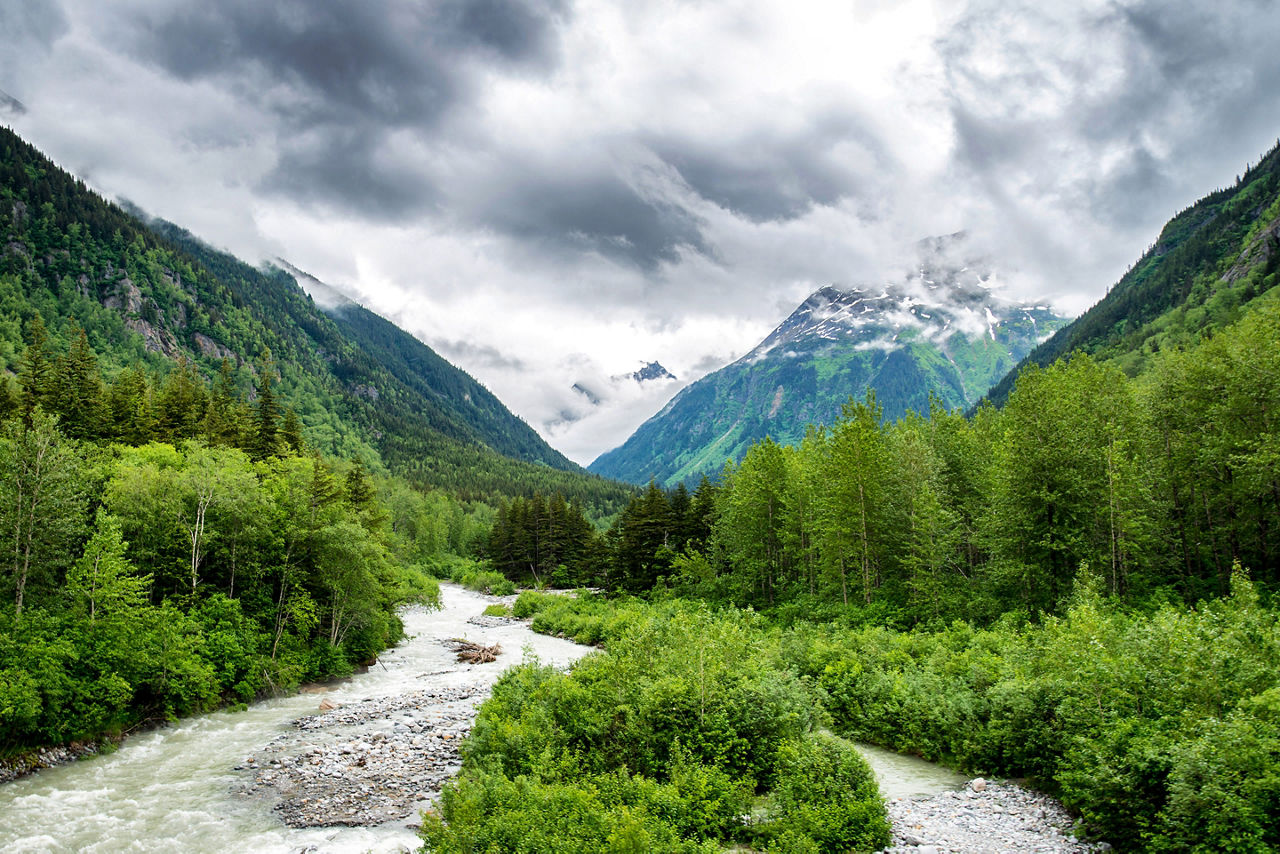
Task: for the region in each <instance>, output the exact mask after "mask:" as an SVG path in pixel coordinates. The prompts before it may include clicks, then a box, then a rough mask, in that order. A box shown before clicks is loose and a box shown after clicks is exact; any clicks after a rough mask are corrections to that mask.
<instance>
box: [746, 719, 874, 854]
mask: <svg viewBox="0 0 1280 854" xmlns="http://www.w3.org/2000/svg"><path fill="white" fill-rule="evenodd" d="M776 773H777V784H776V785H775V787H774V790H773V795H772V799H773V806H772V816H773V817H772V818H771V819H770V820H769V821H768V822H766V823H765V824H764V825H762V826H761V827H760V828H759V832H761V833H762V834H765V835H767V836H768V837H772V839H773V840H776V842H775V844H774V845H773V846H771V847H770V849H769V850H771V851H773V850H782V851H808V850H817V851H820V852H822V854H841V852H845V851H851V850H853V851H873V850H876V849H878V848H882V847H884V846H885V845H887V844H888V843H889V820H888V817H887V816H886V814H885V809H884V803H883V801H881V799H880V790H879V788H878V787H877V786H876V781H875V775H874V774H873V773H872V771H871V768H870V767H869V766H868V765H867V763H866V761H865V760H864V759H863V758H862V756H861V755H860V754H859V753H858V751H857V750H856V749H855V748H854V746H853V745H852V744H850V743H849V742H847V741H845V740H844V739H841V738H838V737H836V736H834V735H832V734H830V733H825V732H819V733H810V734H808V735H806V736H803V737H802V738H797V739H792V740H789V741H787V742H784V743H783V744H782V745H781V746H780V747H779V749H778V768H777V772H776ZM806 840H807V841H809V842H811V843H812V845H813V847H812V848H811V847H810V846H809V845H808V844H807V843H806Z"/></svg>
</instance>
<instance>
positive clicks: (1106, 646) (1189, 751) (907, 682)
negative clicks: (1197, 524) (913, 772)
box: [784, 571, 1280, 851]
mask: <svg viewBox="0 0 1280 854" xmlns="http://www.w3.org/2000/svg"><path fill="white" fill-rule="evenodd" d="M1097 587H1098V585H1097V584H1096V582H1095V583H1094V584H1092V585H1091V584H1083V585H1081V587H1080V588H1079V589H1078V590H1077V591H1076V594H1075V596H1074V598H1073V600H1072V604H1071V606H1070V607H1069V608H1068V610H1067V611H1066V613H1065V614H1064V615H1063V616H1062V617H1059V618H1050V619H1047V620H1045V621H1044V622H1043V623H1042V624H1039V625H1026V624H1018V623H1016V622H1011V621H1005V622H1004V623H1002V624H998V625H996V626H993V627H991V628H988V629H984V630H978V629H974V628H973V627H971V626H970V625H969V624H967V623H962V622H956V623H954V624H952V625H951V626H949V627H947V628H945V629H941V630H937V631H929V632H926V631H916V632H913V633H899V632H894V631H890V630H887V629H883V628H872V627H868V628H861V629H846V630H833V629H832V627H830V626H819V625H803V626H796V627H795V628H794V629H793V630H792V631H790V632H789V633H788V635H787V637H786V640H785V641H784V647H785V649H786V652H785V656H786V659H787V660H788V661H789V662H790V663H791V664H792V666H793V667H794V668H795V669H796V671H797V672H799V673H802V674H805V675H807V676H811V677H813V678H816V679H817V680H818V681H819V683H820V684H821V686H822V687H823V688H824V689H825V692H826V696H827V697H828V701H827V708H828V709H829V710H830V712H831V715H832V718H833V719H834V721H835V727H836V729H837V731H839V732H841V733H842V734H844V735H847V736H848V737H850V738H854V739H857V740H865V741H872V742H875V743H878V744H883V745H886V746H889V747H892V748H894V749H896V750H900V751H905V752H910V753H917V754H921V755H923V756H926V757H928V758H932V759H941V760H945V761H947V762H948V763H951V764H954V765H958V766H961V767H964V768H967V769H971V770H974V771H977V772H983V773H988V774H995V775H1007V776H1030V777H1032V778H1033V779H1035V780H1036V781H1037V782H1038V783H1039V784H1040V785H1043V786H1045V787H1047V788H1049V789H1050V790H1052V791H1055V792H1057V793H1058V794H1060V796H1061V797H1062V798H1063V800H1064V801H1065V802H1066V804H1067V805H1068V806H1070V807H1071V808H1073V809H1074V810H1076V811H1078V812H1079V813H1080V815H1081V817H1082V818H1083V819H1084V821H1085V823H1086V825H1087V827H1088V828H1089V830H1090V831H1092V832H1095V833H1097V834H1099V835H1100V836H1102V837H1103V838H1105V839H1107V840H1108V841H1110V842H1111V843H1113V844H1115V845H1117V846H1119V847H1121V848H1122V849H1136V848H1143V849H1145V850H1151V851H1191V850H1199V851H1227V850H1236V851H1261V850H1274V849H1275V848H1276V847H1277V846H1280V797H1277V792H1278V791H1280V789H1277V788H1276V784H1277V782H1278V781H1280V620H1278V619H1277V615H1276V614H1275V612H1274V611H1272V610H1269V609H1267V608H1265V607H1263V606H1262V605H1261V604H1260V603H1259V601H1258V597H1257V593H1256V591H1255V590H1254V588H1253V585H1252V584H1251V583H1250V582H1249V581H1248V580H1247V579H1246V578H1245V577H1244V574H1243V573H1242V572H1239V571H1238V572H1237V575H1236V577H1235V580H1234V583H1233V592H1232V594H1231V596H1229V597H1228V598H1225V599H1221V600H1214V601H1210V602H1206V603H1203V604H1201V605H1200V606H1198V607H1197V608H1195V609H1190V610H1189V609H1187V608H1185V607H1181V606H1176V605H1165V606H1162V607H1160V608H1158V609H1156V610H1155V611H1154V612H1151V613H1142V612H1130V611H1127V610H1125V609H1124V608H1122V607H1120V606H1119V605H1118V604H1117V603H1115V602H1114V601H1109V600H1107V599H1106V598H1104V597H1103V596H1101V595H1100V594H1099V592H1098V589H1097Z"/></svg>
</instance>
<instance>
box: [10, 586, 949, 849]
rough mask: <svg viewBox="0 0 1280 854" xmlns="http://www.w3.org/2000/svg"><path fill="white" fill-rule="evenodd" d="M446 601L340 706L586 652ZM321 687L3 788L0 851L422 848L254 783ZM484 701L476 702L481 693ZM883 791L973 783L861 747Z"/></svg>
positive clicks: (355, 681) (460, 592)
mask: <svg viewBox="0 0 1280 854" xmlns="http://www.w3.org/2000/svg"><path fill="white" fill-rule="evenodd" d="M441 595H442V604H443V608H442V609H441V610H438V611H427V610H424V609H421V608H410V609H407V610H406V611H405V612H404V613H403V615H402V616H403V618H404V622H405V630H406V632H407V633H408V634H409V636H410V639H409V640H406V641H405V642H404V643H402V644H400V646H398V647H396V648H395V649H394V650H389V651H388V652H387V653H385V654H384V655H383V657H382V660H381V662H380V663H379V664H378V665H376V666H374V667H373V668H372V669H371V670H370V671H369V672H368V673H365V674H361V675H359V676H356V677H354V678H352V679H350V680H347V681H345V682H342V683H338V684H335V685H332V686H328V687H326V689H325V690H324V692H323V694H322V696H324V697H328V698H329V699H331V700H333V701H334V702H336V703H338V704H340V705H341V706H344V707H347V706H352V705H353V704H357V703H359V702H360V701H362V700H364V699H366V698H384V697H392V696H397V695H400V694H406V693H409V692H412V691H417V690H420V689H422V688H427V687H454V686H463V685H481V686H490V685H492V683H493V682H495V681H496V680H497V678H498V676H499V675H500V674H501V672H502V671H503V670H504V669H505V668H506V667H508V666H510V665H512V664H515V663H517V662H519V661H521V660H523V658H524V657H525V656H528V655H530V654H532V655H534V656H536V657H537V658H538V659H539V660H540V661H542V662H543V663H544V664H554V665H557V666H565V665H568V664H569V663H570V662H572V661H574V660H575V659H577V658H579V657H581V656H582V655H584V654H585V653H587V652H589V651H590V649H589V648H588V647H583V646H579V645H577V644H574V643H571V642H569V641H566V640H562V639H559V638H552V637H547V636H545V635H538V634H534V633H533V632H532V631H530V630H529V628H528V626H527V625H524V624H516V623H513V624H507V625H501V626H495V627H481V626H477V625H474V624H471V623H468V622H467V621H468V620H469V619H471V618H472V617H475V616H477V615H479V614H480V613H481V611H483V610H484V607H485V606H486V605H487V604H489V603H490V602H492V601H494V600H493V599H492V598H490V597H485V596H481V595H480V594H477V593H472V592H471V591H468V590H465V589H463V588H461V587H457V586H455V585H442V589H441ZM456 637H465V638H467V639H468V640H473V641H476V642H480V643H484V644H494V643H498V644H501V645H502V648H503V654H502V655H501V656H500V657H499V659H498V661H497V662H496V663H494V664H482V665H474V666H469V665H462V664H458V663H457V662H456V661H455V658H454V654H453V653H452V652H450V651H449V650H448V649H446V648H445V647H444V646H443V645H442V644H441V640H444V639H448V638H456ZM320 699H321V695H317V694H316V693H303V694H298V695H296V696H293V697H285V698H281V699H277V700H269V701H266V702H262V703H258V704H255V705H254V706H252V707H251V708H249V709H248V710H247V711H243V712H217V713H214V714H210V715H204V716H201V717H197V718H190V719H187V720H184V721H182V722H180V723H178V724H176V725H174V726H171V727H166V728H164V729H160V730H156V731H153V732H148V733H143V734H141V735H136V736H133V737H131V738H129V739H128V740H126V741H125V743H124V744H123V745H122V746H121V747H120V749H119V750H117V751H116V752H114V753H111V754H108V755H105V756H100V757H95V758H92V759H87V760H82V761H80V762H75V763H72V764H70V765H64V766H61V767H59V768H50V769H46V770H43V771H40V772H38V773H35V774H32V775H30V776H27V777H24V778H22V779H20V780H16V781H14V782H12V783H8V784H5V785H3V786H0V852H5V854H7V852H36V851H39V852H81V851H83V852H117V851H182V852H219V854H221V853H222V852H268V853H269V852H302V851H310V852H317V854H319V852H334V854H337V853H338V852H365V851H371V852H391V851H405V850H415V849H416V848H417V847H418V846H419V839H418V837H417V836H416V834H415V833H414V832H413V830H412V829H411V828H410V825H412V824H415V823H416V822H417V816H416V815H412V816H409V817H408V818H405V819H403V820H400V821H394V822H389V823H387V824H382V825H378V826H375V827H321V828H303V829H294V828H290V827H286V826H285V825H284V824H283V823H281V821H280V819H279V818H278V816H277V815H276V814H275V813H274V812H273V811H272V809H271V807H272V802H271V801H270V800H268V799H265V798H260V797H251V796H247V795H245V794H243V793H240V792H239V791H238V790H239V789H241V788H243V784H244V782H245V780H246V779H247V778H248V776H249V775H250V772H246V771H237V770H236V766H237V765H240V764H241V763H242V762H243V761H244V760H245V759H246V758H247V757H249V756H253V755H255V754H259V753H261V752H262V751H263V750H264V748H265V747H266V746H267V745H268V744H270V743H272V742H273V741H276V740H277V739H279V737H280V736H281V735H282V734H284V733H286V732H290V731H291V730H292V727H291V723H292V722H293V721H294V720H296V719H298V718H300V717H302V716H304V715H311V714H315V713H316V712H317V706H318V704H319V702H320ZM476 702H477V703H478V702H479V700H478V699H477V701H476ZM861 749H862V750H863V755H864V756H866V758H867V759H868V761H869V762H870V763H871V765H872V767H873V768H874V770H875V771H876V776H877V778H878V779H879V781H880V785H881V790H882V791H883V793H884V795H885V797H887V798H893V797H902V796H910V795H923V794H934V793H937V792H940V791H944V790H946V789H952V788H959V787H960V786H962V785H963V784H964V778H963V777H960V776H959V775H955V774H952V773H951V772H949V771H947V770H946V769H944V768H940V767H938V766H936V765H932V764H930V763H927V762H924V761H922V760H919V759H914V758H913V757H905V756H900V755H899V754H895V753H891V752H889V751H884V750H880V749H878V748H861Z"/></svg>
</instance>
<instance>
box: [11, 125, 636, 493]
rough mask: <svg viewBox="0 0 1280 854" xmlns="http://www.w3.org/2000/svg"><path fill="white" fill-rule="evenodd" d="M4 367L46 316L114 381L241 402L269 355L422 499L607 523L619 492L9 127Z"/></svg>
mask: <svg viewBox="0 0 1280 854" xmlns="http://www.w3.org/2000/svg"><path fill="white" fill-rule="evenodd" d="M0 246H3V255H2V256H0V360H2V362H3V364H2V365H0V368H3V369H7V370H8V371H9V372H10V373H12V372H13V371H15V370H16V369H17V359H18V356H19V354H20V353H21V352H22V349H23V346H24V343H25V342H24V339H23V337H22V335H23V330H24V328H25V326H26V324H27V322H28V321H29V320H30V319H31V318H32V317H34V316H35V315H36V314H39V315H40V316H41V318H42V319H43V321H44V324H45V326H46V328H47V329H48V333H49V336H50V340H51V342H52V343H53V344H54V345H55V346H58V347H66V346H68V345H69V344H70V343H71V341H72V340H73V338H74V335H75V332H74V331H73V329H83V330H85V332H86V334H87V336H88V342H89V344H90V346H91V347H92V348H93V349H94V350H95V351H96V352H97V353H98V355H99V358H100V359H101V361H102V365H103V368H104V371H105V373H106V375H107V377H108V378H109V379H112V378H114V377H115V376H116V375H117V374H118V373H119V372H120V371H121V370H123V369H124V368H126V367H130V368H135V367H136V368H142V367H143V366H145V368H146V370H148V371H150V372H151V373H154V374H157V375H164V374H166V373H167V372H168V371H170V370H172V367H173V366H174V365H175V364H176V363H177V362H178V361H179V360H181V359H183V358H185V359H187V360H188V361H189V362H190V364H191V365H192V366H193V368H194V369H195V371H196V372H197V373H198V374H200V375H202V376H203V377H205V378H206V379H211V378H212V377H213V376H215V375H216V374H217V373H218V371H219V369H220V365H221V362H222V360H223V359H229V360H230V364H231V379H232V381H233V382H234V385H235V387H236V388H237V389H239V390H241V391H242V392H244V393H246V394H247V393H249V390H250V389H252V388H253V387H254V384H255V377H256V374H257V368H256V367H255V366H256V365H257V364H258V363H260V362H261V361H262V360H263V359H266V358H268V356H269V358H270V359H271V360H272V361H273V363H274V364H275V365H276V366H277V369H278V371H279V373H280V380H279V394H280V397H281V400H282V402H283V404H284V405H285V406H286V407H289V408H291V409H292V410H293V411H294V412H295V414H296V416H297V418H298V421H299V423H300V425H301V429H302V431H303V433H304V434H305V436H306V437H307V440H308V441H309V442H310V443H311V444H312V445H313V446H314V447H316V448H318V449H321V450H323V451H325V452H326V453H331V454H335V455H337V456H340V457H347V458H350V457H352V456H363V457H365V458H367V459H368V460H369V461H370V462H371V463H372V464H375V465H378V464H385V465H386V466H388V467H389V468H390V469H391V470H392V471H396V472H398V473H400V474H403V475H404V476H406V477H408V478H409V479H410V480H412V481H413V482H415V483H418V484H420V485H422V486H424V487H428V488H444V489H448V490H450V491H451V492H453V493H455V494H457V495H460V496H463V497H467V498H488V499H490V500H497V498H499V497H501V496H512V495H527V494H532V492H533V491H535V490H537V489H542V490H543V491H556V492H560V493H563V494H566V495H570V496H572V497H574V498H575V499H577V500H579V501H582V502H584V503H585V504H587V505H589V506H590V507H591V508H592V509H593V512H595V513H596V514H598V515H608V514H609V513H610V512H613V511H614V510H615V509H616V508H617V506H620V504H621V503H622V502H624V501H625V496H626V491H625V489H624V488H622V487H619V486H617V485H614V484H611V483H609V482H607V481H604V480H603V479H600V478H597V477H592V476H588V475H586V474H585V473H583V472H582V471H581V469H579V468H578V467H577V466H575V465H574V464H572V463H570V462H569V461H568V460H566V459H565V458H564V457H563V456H561V455H560V454H559V453H557V452H556V451H554V450H553V449H551V448H550V447H549V446H547V445H546V443H545V442H543V441H542V440H541V439H540V438H539V437H538V436H537V435H536V433H534V431H533V430H532V429H531V428H530V427H529V426H528V425H527V424H525V423H524V422H523V421H521V420H519V419H518V418H516V417H515V416H513V415H512V414H511V413H510V412H509V411H507V410H506V408H505V407H504V406H502V404H501V403H500V402H499V401H498V400H497V399H496V398H494V397H493V395H492V394H491V393H490V392H488V391H487V390H486V389H485V388H484V387H483V386H481V385H480V384H479V383H477V382H476V381H475V380H474V379H472V378H471V377H469V376H467V375H466V374H465V373H463V372H461V371H459V370H457V369H456V368H454V367H452V366H451V365H449V364H448V363H447V362H445V361H444V360H443V359H441V358H440V357H439V356H437V355H436V354H435V353H434V352H432V351H431V350H430V349H429V348H427V347H426V346H424V345H422V344H421V343H420V342H418V341H416V340H415V339H413V338H412V336H409V335H408V334H406V333H404V332H402V331H401V330H399V329H397V328H396V327H394V326H393V325H391V324H389V323H387V322H386V321H384V320H382V319H381V318H378V317H377V316H376V315H373V314H372V313H371V312H368V311H366V310H365V309H363V308H360V307H358V306H354V305H353V306H349V307H347V308H346V309H343V310H340V311H338V312H335V314H334V315H333V316H330V315H328V314H326V313H324V312H323V311H321V310H320V309H319V308H318V307H317V306H316V305H315V304H314V303H313V302H312V300H311V299H310V298H309V297H308V296H307V294H306V293H305V292H304V291H303V290H302V289H301V288H300V287H299V286H298V284H297V282H296V281H295V280H294V278H293V277H292V276H291V275H289V274H288V273H287V272H285V271H283V270H281V269H278V268H273V269H263V270H260V269H256V268H253V267H250V266H248V265H247V264H244V263H243V262H241V261H239V260H237V259H235V258H233V257H232V256H230V255H227V254H225V253H222V252H218V251H216V250H213V249H210V248H209V247H207V246H205V245H204V244H202V243H200V242H199V241H198V240H197V239H195V238H194V237H192V236H191V235H190V234H188V233H186V232H184V231H182V230H181V229H179V228H177V227H175V226H172V225H169V224H166V223H156V224H155V226H154V229H153V228H152V227H150V226H148V225H147V224H145V223H144V222H143V221H141V220H140V219H138V218H137V217H135V216H132V215H130V214H128V213H126V212H125V211H123V210H121V209H120V208H119V207H117V206H115V205H112V204H109V203H107V202H105V201H104V200H102V199H101V198H99V197H98V196H97V195H95V194H93V193H92V192H90V191H89V190H88V189H87V188H86V187H85V186H84V184H83V183H81V182H79V181H78V180H76V179H75V178H73V177H72V176H70V175H68V174H67V173H65V172H64V171H62V170H61V169H59V168H57V166H55V165H54V164H53V163H51V162H50V161H49V160H47V159H46V158H45V157H44V156H43V155H41V154H40V153H39V152H38V151H36V150H35V149H34V148H32V147H31V146H30V145H28V144H27V143H25V142H23V141H22V140H21V139H19V138H18V137H17V136H16V135H14V134H13V133H12V132H11V131H8V130H7V129H4V130H0Z"/></svg>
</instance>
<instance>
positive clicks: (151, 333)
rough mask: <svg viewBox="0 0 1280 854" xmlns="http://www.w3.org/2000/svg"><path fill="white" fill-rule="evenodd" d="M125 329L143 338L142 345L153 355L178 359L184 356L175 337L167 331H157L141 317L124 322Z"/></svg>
mask: <svg viewBox="0 0 1280 854" xmlns="http://www.w3.org/2000/svg"><path fill="white" fill-rule="evenodd" d="M124 325H125V328H126V329H129V330H131V331H133V332H136V333H138V334H139V335H141V336H142V343H143V346H145V347H146V348H147V349H148V350H150V351H151V352H153V353H163V354H165V355H166V356H168V357H170V358H173V359H176V358H178V356H180V355H182V350H181V348H179V347H178V342H177V341H176V340H175V339H174V337H173V335H172V334H171V333H170V332H169V331H168V330H166V329H157V328H156V327H155V326H152V325H151V324H150V323H148V322H147V321H145V320H143V319H142V318H141V317H130V318H128V319H127V320H125V322H124Z"/></svg>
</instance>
